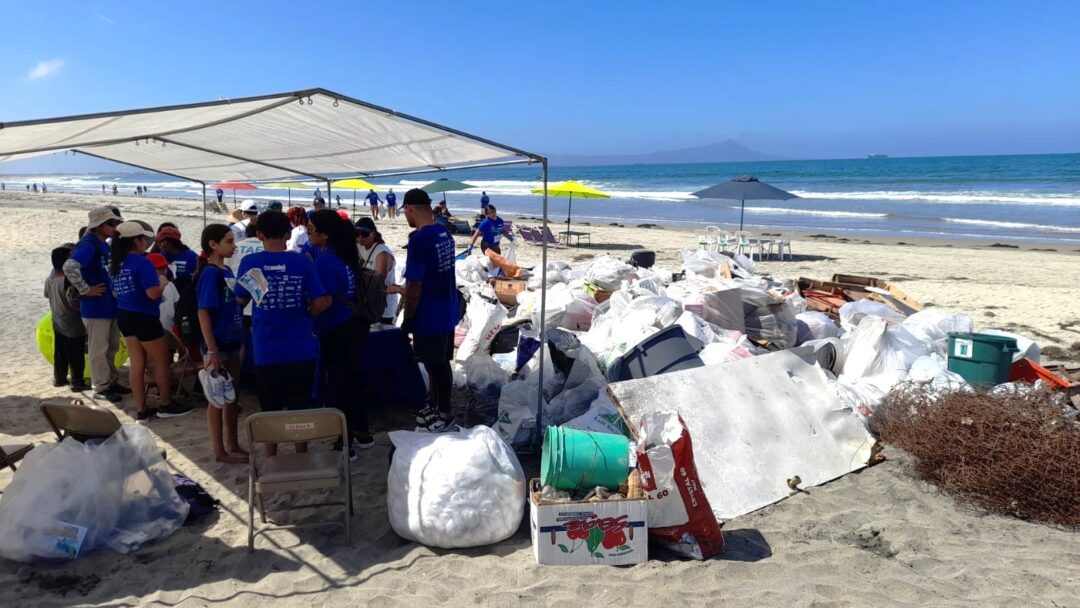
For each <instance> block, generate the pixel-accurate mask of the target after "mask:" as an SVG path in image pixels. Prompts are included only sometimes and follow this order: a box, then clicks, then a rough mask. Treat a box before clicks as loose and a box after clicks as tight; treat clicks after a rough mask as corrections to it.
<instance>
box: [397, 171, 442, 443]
mask: <svg viewBox="0 0 1080 608" xmlns="http://www.w3.org/2000/svg"><path fill="white" fill-rule="evenodd" d="M403 202H404V206H405V219H406V220H407V221H408V222H409V226H410V227H412V228H415V229H416V231H415V232H414V233H413V235H412V237H411V238H410V239H409V248H408V256H407V257H406V260H405V288H404V289H402V288H397V287H395V288H392V289H393V290H394V293H398V294H403V295H404V297H405V311H404V321H403V322H402V325H401V328H402V330H403V331H405V333H407V334H412V336H413V351H414V353H415V354H416V358H417V359H418V360H419V361H420V362H421V363H423V364H424V367H425V368H427V371H428V376H429V377H430V378H431V404H430V405H428V406H427V407H425V408H424V409H422V410H420V411H419V412H418V413H417V415H416V421H417V423H418V424H419V425H420V430H424V431H428V432H435V433H442V432H447V431H453V430H456V429H457V428H458V427H457V425H456V424H454V420H453V417H452V416H451V412H450V388H451V386H452V384H453V374H452V373H451V370H450V360H451V358H452V357H453V355H454V328H455V327H456V326H457V322H458V294H457V279H456V278H455V276H454V237H452V236H450V233H449V232H448V231H447V230H446V227H445V226H442V225H441V224H437V223H436V222H435V216H434V213H433V211H432V209H431V197H430V196H428V193H427V192H424V191H423V190H420V189H419V188H413V189H412V190H409V191H408V192H406V193H405V200H404V201H403Z"/></svg>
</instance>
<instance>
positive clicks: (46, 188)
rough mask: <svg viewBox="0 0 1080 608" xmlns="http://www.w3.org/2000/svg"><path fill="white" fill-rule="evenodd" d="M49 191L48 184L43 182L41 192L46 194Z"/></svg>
mask: <svg viewBox="0 0 1080 608" xmlns="http://www.w3.org/2000/svg"><path fill="white" fill-rule="evenodd" d="M48 192H49V188H48V186H46V185H45V182H41V193H42V194H46V193H48Z"/></svg>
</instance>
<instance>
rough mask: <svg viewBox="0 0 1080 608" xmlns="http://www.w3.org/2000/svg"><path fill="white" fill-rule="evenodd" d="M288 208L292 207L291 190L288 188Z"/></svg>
mask: <svg viewBox="0 0 1080 608" xmlns="http://www.w3.org/2000/svg"><path fill="white" fill-rule="evenodd" d="M289 206H290V207H292V188H289Z"/></svg>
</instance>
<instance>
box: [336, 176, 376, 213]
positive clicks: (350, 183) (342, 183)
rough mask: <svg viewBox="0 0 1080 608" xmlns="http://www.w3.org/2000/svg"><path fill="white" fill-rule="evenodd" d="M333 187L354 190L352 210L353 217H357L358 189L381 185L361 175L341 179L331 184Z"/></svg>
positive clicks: (369, 188) (374, 187)
mask: <svg viewBox="0 0 1080 608" xmlns="http://www.w3.org/2000/svg"><path fill="white" fill-rule="evenodd" d="M330 186H331V187H333V188H345V189H346V190H352V212H353V217H356V191H357V190H378V189H379V187H378V186H376V185H375V184H373V183H371V182H368V181H364V180H362V179H360V178H359V177H350V178H349V179H339V180H337V181H336V182H333V183H331V184H330Z"/></svg>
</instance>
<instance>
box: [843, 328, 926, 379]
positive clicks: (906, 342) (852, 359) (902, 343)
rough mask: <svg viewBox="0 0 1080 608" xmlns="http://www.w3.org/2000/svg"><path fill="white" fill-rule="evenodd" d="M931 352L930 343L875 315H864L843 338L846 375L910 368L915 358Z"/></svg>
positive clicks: (854, 375) (902, 370)
mask: <svg viewBox="0 0 1080 608" xmlns="http://www.w3.org/2000/svg"><path fill="white" fill-rule="evenodd" d="M931 352H933V344H932V343H926V342H922V341H920V340H919V339H918V338H916V337H915V336H913V335H911V333H910V332H908V331H907V330H906V329H904V328H903V327H901V326H899V325H894V326H889V325H888V323H887V322H886V321H885V320H884V319H881V318H879V317H876V316H867V317H864V318H863V319H862V321H861V322H860V323H859V326H858V327H856V328H855V331H853V332H852V333H851V335H850V336H847V337H846V338H845V344H844V353H843V355H842V358H843V362H842V364H841V366H840V369H842V370H843V374H844V375H845V376H849V377H851V378H862V377H866V376H873V375H876V374H882V373H887V372H903V377H906V376H907V372H908V370H909V369H911V365H912V364H913V363H914V362H915V360H916V359H918V358H919V357H922V356H924V355H928V354H930V353H931Z"/></svg>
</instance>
